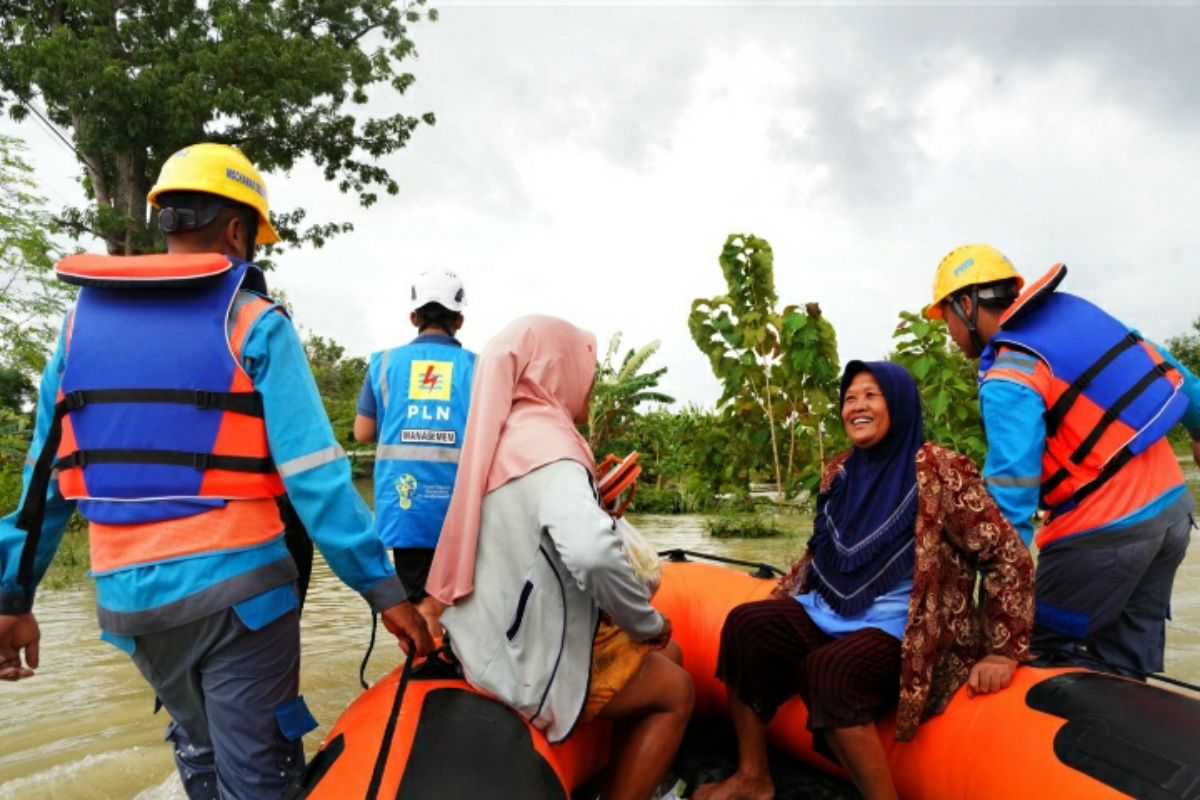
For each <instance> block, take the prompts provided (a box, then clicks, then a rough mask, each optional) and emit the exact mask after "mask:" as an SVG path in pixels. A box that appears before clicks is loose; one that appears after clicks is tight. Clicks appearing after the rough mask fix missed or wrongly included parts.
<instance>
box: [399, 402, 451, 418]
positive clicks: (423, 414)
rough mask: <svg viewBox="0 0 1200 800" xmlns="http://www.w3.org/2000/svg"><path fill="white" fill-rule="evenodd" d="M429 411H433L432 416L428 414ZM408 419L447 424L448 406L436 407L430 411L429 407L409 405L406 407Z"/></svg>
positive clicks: (448, 416)
mask: <svg viewBox="0 0 1200 800" xmlns="http://www.w3.org/2000/svg"><path fill="white" fill-rule="evenodd" d="M431 410H432V411H433V413H432V414H430V413H429V412H430V411H431ZM408 418H409V419H414V418H416V419H421V420H424V421H425V422H449V421H450V406H438V407H437V408H434V409H430V408H429V406H425V405H417V404H416V403H410V404H409V406H408Z"/></svg>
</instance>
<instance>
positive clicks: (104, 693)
mask: <svg viewBox="0 0 1200 800" xmlns="http://www.w3.org/2000/svg"><path fill="white" fill-rule="evenodd" d="M1189 482H1190V483H1191V486H1192V488H1193V493H1195V494H1198V495H1200V475H1198V474H1197V471H1196V470H1195V468H1194V467H1192V468H1191V469H1190V471H1189ZM635 520H636V522H637V524H638V526H639V527H640V529H641V530H642V531H643V533H644V534H646V536H647V538H649V539H650V540H651V542H652V543H653V544H654V545H655V546H657V547H658V548H660V549H665V548H676V547H677V548H684V549H689V550H700V551H705V552H709V553H715V554H719V555H724V556H729V557H733V558H742V559H747V560H752V561H761V562H766V563H770V564H775V565H779V566H786V565H787V564H789V563H790V562H791V560H792V559H793V558H794V557H795V556H796V555H797V553H798V551H799V549H800V546H801V543H802V541H803V538H802V537H799V536H797V537H787V538H780V539H760V540H715V539H712V538H711V537H709V536H708V535H707V533H706V532H705V530H704V519H703V517H700V516H643V517H635ZM787 521H788V522H789V523H790V526H791V527H799V526H798V525H797V524H796V521H795V520H787ZM94 603H95V594H94V591H93V589H92V586H91V583H90V581H89V582H88V583H86V584H85V585H83V586H81V587H79V588H74V589H66V590H59V591H45V592H42V593H40V594H39V595H38V605H37V611H38V619H39V621H40V622H41V626H42V668H41V669H40V670H39V672H38V674H37V676H36V677H34V678H32V679H30V680H27V681H22V682H21V683H18V684H11V683H0V798H21V800H35V799H36V798H65V797H70V798H131V797H133V798H139V800H154V799H157V798H183V797H184V794H183V791H182V788H181V786H180V785H179V782H178V780H177V779H176V777H175V773H174V766H173V763H172V760H171V750H170V748H169V747H168V746H167V745H166V744H164V743H163V742H162V735H163V731H164V728H165V726H166V723H167V719H166V715H165V713H160V714H158V715H157V716H152V715H151V710H152V707H153V702H154V697H153V694H152V693H151V692H150V690H149V688H147V686H146V685H145V683H144V682H143V681H142V679H141V676H140V675H139V674H138V672H137V670H136V669H135V668H134V666H133V664H132V663H131V662H130V661H129V659H128V657H127V656H125V654H123V653H121V652H120V651H118V650H117V649H116V648H114V647H112V646H110V645H108V644H106V643H104V642H102V641H100V640H99V639H98V638H97V629H96V619H95V607H94ZM1173 610H1174V619H1173V620H1172V622H1171V624H1170V627H1169V629H1168V634H1167V670H1166V671H1167V673H1168V674H1170V675H1173V676H1176V677H1179V678H1182V679H1185V680H1189V681H1192V682H1200V547H1193V548H1192V549H1191V550H1190V552H1189V553H1188V557H1187V560H1186V561H1185V563H1184V565H1183V567H1182V568H1181V570H1180V572H1179V575H1178V577H1177V579H1176V586H1175V596H1174V609H1173ZM301 629H302V637H303V666H302V676H301V689H302V691H303V693H304V695H305V697H306V698H307V699H308V702H309V705H310V707H311V708H312V711H313V713H314V714H315V715H316V717H317V719H318V720H319V721H320V722H321V728H320V729H319V730H318V731H316V732H315V733H313V734H310V735H309V736H308V737H307V738H306V743H307V745H308V749H309V751H310V752H312V751H313V750H315V749H316V747H317V746H318V745H319V743H320V741H321V739H322V737H323V736H324V734H325V732H326V731H328V730H329V728H330V726H332V724H333V723H334V721H335V720H336V719H337V716H338V714H339V713H340V712H341V710H342V709H343V708H345V707H346V705H347V704H348V703H349V702H350V701H351V700H352V699H354V697H355V696H356V695H357V694H358V693H359V691H360V687H359V684H358V667H359V662H360V660H361V658H362V655H363V652H364V650H365V648H366V645H367V640H368V636H369V632H370V615H369V613H368V611H367V609H366V606H365V605H364V604H363V603H362V601H361V599H359V597H358V596H357V595H356V594H354V593H353V592H351V591H350V590H349V589H347V588H346V587H345V586H343V585H342V584H341V583H340V582H339V581H337V580H336V579H335V578H334V577H333V576H332V574H331V573H330V572H329V570H328V568H326V567H325V565H324V563H323V562H320V563H318V565H317V569H316V571H315V574H314V577H313V585H312V588H311V589H310V591H309V600H308V606H307V607H306V609H305V613H304V619H303V622H302V625H301ZM380 633H381V635H380V639H379V643H378V644H377V646H376V649H375V653H374V655H373V656H372V658H371V662H370V665H369V667H368V670H367V678H368V680H369V681H374V680H376V679H378V678H379V677H381V676H382V675H384V674H385V673H386V672H388V671H389V670H390V669H392V668H393V667H394V666H396V665H397V664H398V663H399V662H400V660H401V656H400V653H399V650H398V649H396V646H395V644H394V643H393V642H392V641H391V637H390V636H387V635H386V634H385V633H383V632H382V631H381V632H380Z"/></svg>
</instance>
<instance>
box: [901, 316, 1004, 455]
mask: <svg viewBox="0 0 1200 800" xmlns="http://www.w3.org/2000/svg"><path fill="white" fill-rule="evenodd" d="M892 338H894V339H895V340H896V350H895V352H893V353H892V360H893V361H895V362H896V363H897V364H901V365H903V366H904V367H906V368H907V369H908V371H909V372H911V373H912V374H913V377H915V378H916V379H917V386H918V388H919V389H920V392H921V405H922V406H923V415H924V421H925V438H926V439H928V440H930V441H932V442H937V443H938V444H940V445H943V446H945V447H949V448H950V449H952V450H957V451H958V452H960V453H962V454H964V455H967V456H970V457H971V458H972V459H973V460H974V461H975V462H976V463H977V464H982V463H983V458H984V456H985V455H986V454H987V444H986V443H985V442H984V436H983V426H982V424H981V422H980V415H979V394H978V389H977V386H976V381H975V373H976V366H975V363H974V362H973V361H970V360H968V359H967V358H966V356H964V355H962V353H960V352H959V351H958V349H957V348H956V347H954V346H953V345H952V344H951V342H950V339H949V336H948V332H947V330H946V325H945V323H943V322H940V321H936V320H928V319H925V318H924V317H923V316H922V315H921V314H920V313H914V312H911V311H902V312H900V323H899V324H898V325H897V326H896V330H895V332H894V333H893V334H892Z"/></svg>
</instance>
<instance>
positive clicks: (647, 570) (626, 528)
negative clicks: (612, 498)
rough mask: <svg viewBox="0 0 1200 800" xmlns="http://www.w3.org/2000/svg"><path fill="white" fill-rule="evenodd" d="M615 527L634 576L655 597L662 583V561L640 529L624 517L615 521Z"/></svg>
mask: <svg viewBox="0 0 1200 800" xmlns="http://www.w3.org/2000/svg"><path fill="white" fill-rule="evenodd" d="M613 527H614V529H615V530H616V532H617V536H619V537H621V545H622V546H623V547H624V548H625V557H626V558H628V559H629V563H630V565H631V566H632V567H633V574H634V575H635V576H637V579H638V580H639V581H641V582H642V583H643V584H645V586H646V588H647V589H648V590H649V592H650V596H651V597H653V596H654V593H655V592H657V591H658V586H659V584H660V583H662V559H660V558H659V557H658V553H657V552H656V551H655V550H654V548H653V547H652V546H651V545H650V543H649V542H647V541H646V539H645V538H644V537H643V536H642V534H640V533H638V529H637V528H635V527H633V526H632V525H630V524H629V520H627V519H625V518H624V517H616V518H614V519H613Z"/></svg>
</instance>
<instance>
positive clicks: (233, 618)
mask: <svg viewBox="0 0 1200 800" xmlns="http://www.w3.org/2000/svg"><path fill="white" fill-rule="evenodd" d="M135 641H136V649H135V650H134V653H133V662H134V664H136V665H137V667H138V669H139V670H140V671H141V673H142V675H143V676H145V678H146V680H147V681H148V682H149V683H150V685H151V686H152V687H153V688H154V691H155V693H157V695H158V698H159V700H161V701H162V704H163V707H164V708H166V709H167V711H168V712H169V713H170V715H171V719H172V720H173V721H172V722H171V724H170V726H169V727H168V728H167V739H168V741H170V742H171V743H172V744H173V746H174V748H175V763H176V766H177V767H178V769H179V776H180V778H181V779H182V780H183V786H184V789H185V791H186V792H187V795H188V797H189V798H190V800H213V799H215V798H218V797H221V798H238V800H243V799H244V798H245V799H253V798H263V799H264V800H265V799H266V798H274V800H278V798H279V797H281V796H282V795H283V791H284V789H285V787H286V786H287V784H288V782H289V781H291V780H292V778H293V777H295V776H296V775H297V774H298V773H299V772H300V771H301V770H302V769H303V768H304V745H303V742H302V741H301V739H300V737H301V736H303V734H304V733H305V732H306V731H305V730H303V728H304V727H306V726H305V725H304V720H311V717H310V716H308V714H307V711H306V710H305V709H304V708H303V702H304V701H303V699H301V698H299V697H297V693H298V691H299V687H300V618H299V615H298V614H297V612H296V611H291V612H288V613H287V614H285V615H284V616H282V617H280V618H279V619H277V620H275V621H274V622H271V623H269V624H267V625H265V626H263V627H262V628H260V629H258V630H250V629H249V628H247V627H246V626H245V625H244V624H243V623H242V621H241V620H240V619H239V618H238V616H237V614H236V613H235V612H234V611H233V610H232V609H226V610H225V611H221V612H218V613H216V614H212V615H210V616H207V617H204V618H202V619H198V620H196V621H194V622H190V623H188V624H186V625H181V626H179V627H177V628H171V629H169V630H166V631H162V632H160V633H153V634H148V635H144V636H137V637H135ZM313 724H314V725H315V723H313Z"/></svg>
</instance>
